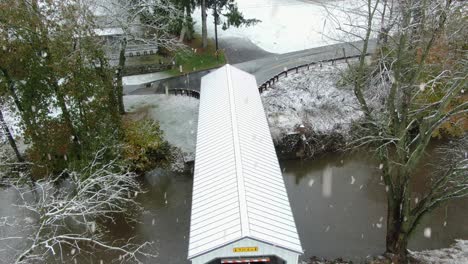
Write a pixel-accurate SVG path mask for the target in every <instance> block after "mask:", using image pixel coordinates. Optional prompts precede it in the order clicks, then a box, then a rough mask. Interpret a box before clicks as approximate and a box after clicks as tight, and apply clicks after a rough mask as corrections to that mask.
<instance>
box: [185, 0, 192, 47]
mask: <svg viewBox="0 0 468 264" xmlns="http://www.w3.org/2000/svg"><path fill="white" fill-rule="evenodd" d="M186 10H187V11H186V12H187V16H186V17H185V23H186V27H187V29H186V30H187V32H186V33H185V34H186V35H187V39H188V40H191V39H193V30H192V29H193V27H192V7H191V6H190V3H188V4H187V6H186Z"/></svg>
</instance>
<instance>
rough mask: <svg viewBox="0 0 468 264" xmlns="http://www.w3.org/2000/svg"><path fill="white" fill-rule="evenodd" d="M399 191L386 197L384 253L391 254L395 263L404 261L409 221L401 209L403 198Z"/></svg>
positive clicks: (405, 258)
mask: <svg viewBox="0 0 468 264" xmlns="http://www.w3.org/2000/svg"><path fill="white" fill-rule="evenodd" d="M400 192H401V191H400V190H397V191H396V192H395V193H394V196H393V197H390V196H389V197H388V198H387V199H388V201H387V234H386V253H389V254H393V255H394V257H395V259H394V260H395V261H397V263H406V261H407V254H408V252H407V247H408V239H409V236H410V232H409V230H410V228H409V224H410V223H411V221H410V219H408V216H406V215H405V213H404V210H401V204H402V200H403V199H402V198H401V195H400ZM392 198H393V199H392ZM405 220H406V221H405Z"/></svg>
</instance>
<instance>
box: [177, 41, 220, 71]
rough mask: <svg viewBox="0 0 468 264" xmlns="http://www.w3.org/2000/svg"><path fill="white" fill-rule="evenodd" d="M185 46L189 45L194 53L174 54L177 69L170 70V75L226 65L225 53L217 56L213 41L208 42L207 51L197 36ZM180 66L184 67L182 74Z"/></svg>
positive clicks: (180, 52)
mask: <svg viewBox="0 0 468 264" xmlns="http://www.w3.org/2000/svg"><path fill="white" fill-rule="evenodd" d="M185 44H187V45H188V46H189V47H190V48H191V49H192V50H193V52H191V51H178V52H177V53H176V54H174V58H175V62H176V68H174V69H172V70H170V71H169V73H170V74H173V75H178V74H181V73H189V72H193V71H200V70H206V69H210V68H215V67H218V66H222V65H224V64H226V58H225V56H224V52H222V51H219V53H218V56H216V51H215V50H216V48H215V45H214V42H213V40H211V39H209V40H208V47H207V48H206V49H202V48H201V46H202V41H201V37H200V36H199V35H195V38H194V39H193V40H191V41H189V42H186V43H185ZM180 66H182V72H181V71H180Z"/></svg>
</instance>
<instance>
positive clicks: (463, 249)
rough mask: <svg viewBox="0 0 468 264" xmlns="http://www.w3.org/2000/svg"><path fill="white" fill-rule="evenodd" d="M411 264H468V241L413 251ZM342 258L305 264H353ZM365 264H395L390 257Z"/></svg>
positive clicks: (322, 259) (313, 259)
mask: <svg viewBox="0 0 468 264" xmlns="http://www.w3.org/2000/svg"><path fill="white" fill-rule="evenodd" d="M408 262H409V263H410V264H466V263H468V240H461V239H459V240H456V241H455V243H454V244H453V245H451V246H450V247H448V248H442V249H433V250H422V251H411V252H410V254H409V260H408ZM352 263H353V262H352V261H347V260H344V259H342V258H338V259H334V260H327V259H324V258H320V257H311V258H310V260H309V261H308V262H304V264H352ZM364 263H365V264H391V263H394V262H392V260H391V257H389V256H376V257H368V258H367V259H366V260H365V261H364Z"/></svg>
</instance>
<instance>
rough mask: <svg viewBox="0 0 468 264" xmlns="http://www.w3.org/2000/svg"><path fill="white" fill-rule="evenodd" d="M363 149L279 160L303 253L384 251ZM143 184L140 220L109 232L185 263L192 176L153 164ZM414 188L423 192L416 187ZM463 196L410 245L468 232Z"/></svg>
mask: <svg viewBox="0 0 468 264" xmlns="http://www.w3.org/2000/svg"><path fill="white" fill-rule="evenodd" d="M362 156H363V155H361V154H354V155H346V156H340V155H338V156H337V155H328V156H325V157H321V158H318V159H315V160H308V161H301V160H289V161H282V162H281V168H282V170H283V176H284V181H285V185H286V188H287V190H288V195H289V199H290V202H291V207H292V210H293V214H294V217H295V220H296V225H297V228H298V232H299V236H300V239H301V242H302V246H303V248H304V250H305V253H304V255H303V257H302V258H303V259H304V260H306V259H307V258H308V257H310V256H319V257H325V258H338V257H343V258H345V259H349V260H353V261H356V262H360V261H362V260H363V259H365V258H366V256H368V255H375V254H380V253H382V252H383V251H384V249H385V228H386V226H385V222H386V198H385V186H384V185H383V183H382V182H381V180H380V176H379V175H380V174H379V169H378V164H375V163H374V162H372V161H369V159H366V158H364V157H362ZM424 175H425V174H424V171H423V172H421V173H420V176H419V177H417V178H416V179H415V184H416V185H417V186H422V185H424ZM143 184H144V185H145V188H146V190H147V192H146V193H145V194H142V195H140V196H139V198H138V199H139V201H140V202H141V203H142V205H143V207H144V211H143V212H142V213H141V215H140V217H139V220H140V223H138V224H134V225H127V224H123V223H118V224H108V225H107V228H109V230H110V234H109V236H111V237H113V238H128V237H133V236H134V237H137V238H138V240H144V241H154V248H155V250H156V251H157V254H158V256H157V257H156V258H154V259H148V262H147V263H159V264H180V263H189V262H188V261H187V260H186V257H187V247H188V236H189V223H190V205H191V192H192V176H191V175H190V174H170V175H168V174H167V173H164V172H161V171H155V172H153V173H151V174H148V175H147V176H146V177H145V180H144V183H143ZM416 189H419V188H416ZM418 195H421V194H419V193H417V192H416V193H415V194H414V196H415V197H417V196H418ZM467 202H468V199H466V198H465V199H459V200H454V201H450V202H449V203H447V204H444V205H443V206H441V207H440V208H438V209H437V210H435V211H433V212H432V213H431V214H430V215H429V216H428V217H426V218H425V219H424V220H423V221H422V223H421V224H420V226H419V229H418V230H417V231H416V234H415V235H414V237H413V238H412V239H411V242H410V248H411V249H412V250H423V249H433V248H442V247H447V246H449V245H450V244H451V243H453V242H454V239H468V225H467V224H466V219H468V203H467ZM428 230H430V232H428ZM425 231H426V232H425ZM424 233H426V236H425V235H424ZM428 233H430V236H428ZM117 256H118V255H112V254H110V253H96V255H95V256H94V257H92V258H91V259H89V258H88V262H86V263H96V262H97V260H99V259H103V260H104V263H107V262H108V261H110V260H111V259H112V258H115V257H117ZM80 263H81V262H80ZM97 263H99V262H97Z"/></svg>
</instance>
